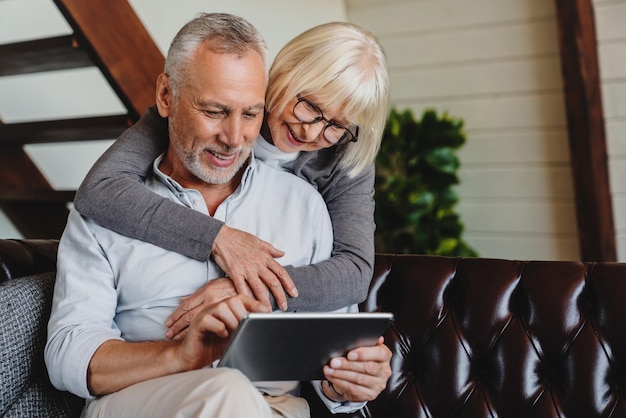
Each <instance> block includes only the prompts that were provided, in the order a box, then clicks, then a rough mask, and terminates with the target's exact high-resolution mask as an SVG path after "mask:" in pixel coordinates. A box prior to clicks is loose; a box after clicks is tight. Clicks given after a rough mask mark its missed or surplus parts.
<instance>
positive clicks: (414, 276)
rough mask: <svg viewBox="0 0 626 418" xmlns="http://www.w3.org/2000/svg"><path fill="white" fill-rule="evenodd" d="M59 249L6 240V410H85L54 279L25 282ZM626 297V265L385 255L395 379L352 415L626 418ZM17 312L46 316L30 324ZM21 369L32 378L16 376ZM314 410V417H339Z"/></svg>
mask: <svg viewBox="0 0 626 418" xmlns="http://www.w3.org/2000/svg"><path fill="white" fill-rule="evenodd" d="M55 249H56V242H55V241H46V240H43V241H28V240H21V241H11V240H0V282H4V283H2V284H0V307H1V308H2V311H3V312H2V334H0V341H1V343H2V344H1V345H0V373H1V377H2V379H1V382H2V384H1V385H0V386H1V387H0V391H1V392H0V416H7V417H9V416H19V417H29V416H33V417H35V416H36V417H45V416H55V417H59V416H67V417H72V416H77V411H79V410H80V402H78V403H77V402H76V399H75V398H74V397H72V396H70V395H68V394H64V393H61V392H58V391H56V390H54V389H53V388H51V387H50V385H49V382H47V375H46V372H45V367H43V363H42V362H41V355H42V354H41V351H42V349H43V347H42V345H41V339H42V338H45V320H46V315H47V313H46V310H48V311H49V309H50V308H49V297H50V293H49V292H50V290H51V284H52V281H53V280H54V275H53V274H43V275H39V276H36V278H35V279H34V280H33V279H32V278H25V277H24V276H30V275H33V274H39V273H45V272H47V271H49V270H50V269H51V266H54V254H55V252H54V251H55ZM32 282H35V283H40V282H46V285H45V286H42V287H41V288H40V289H39V290H38V292H35V293H37V295H38V296H37V297H32V294H29V296H28V297H26V298H24V299H23V300H22V301H17V300H14V299H12V297H11V299H8V297H9V296H7V292H6V290H7V289H9V288H12V287H16V288H17V287H25V285H26V284H27V283H31V284H32ZM625 297H626V263H625V264H621V263H581V262H556V261H515V260H496V259H485V258H467V259H459V258H446V257H436V256H422V255H383V254H379V255H377V258H376V271H375V275H374V279H373V281H372V285H371V290H370V294H369V297H368V299H367V300H366V301H365V302H364V303H363V304H362V309H363V310H367V311H375V310H378V311H390V312H393V313H394V314H395V318H396V320H395V323H394V324H393V326H392V327H391V328H390V330H389V332H388V333H387V334H386V336H385V338H386V342H387V344H388V345H389V347H390V348H391V349H392V351H393V360H392V367H393V376H392V377H391V379H390V381H389V384H388V387H387V389H386V391H385V392H383V393H382V394H381V396H379V398H378V399H376V400H375V401H372V402H370V403H369V404H368V405H367V407H366V408H365V409H364V410H363V411H360V412H359V413H358V414H353V415H351V416H352V417H375V418H404V417H407V418H408V417H411V418H418V417H419V418H421V417H424V418H425V417H435V418H439V417H471V418H479V417H480V418H482V417H485V418H486V417H504V418H508V417H542V418H543V417H581V418H593V417H626V399H625V398H624V396H625V393H626V392H625V389H626V301H625V300H623V299H624V298H625ZM7 306H8V307H9V308H7ZM11 306H13V308H11ZM41 306H43V308H41ZM16 309H22V310H27V311H36V310H42V312H43V313H42V314H40V315H39V316H38V317H37V318H34V319H28V318H24V314H23V312H21V313H18V314H13V315H11V311H12V310H16ZM7 312H8V313H7ZM6 318H8V320H6ZM27 321H35V322H38V324H37V325H36V327H35V328H37V329H38V331H37V332H34V334H36V337H33V339H34V340H37V338H38V339H39V340H38V342H37V343H33V344H31V346H33V347H35V348H33V349H32V350H31V351H33V352H32V353H27V354H24V350H23V349H20V350H14V349H13V347H14V345H15V344H16V342H15V335H16V334H21V333H23V330H24V328H25V327H24V322H27ZM42 327H43V328H42ZM15 352H18V354H17V355H14V353H15ZM24 357H27V358H28V359H29V361H28V362H24V361H23V358H24ZM27 363H28V364H27ZM15 369H18V371H20V373H18V374H20V375H26V376H27V377H26V378H22V379H21V380H19V381H16V380H15V377H14V375H15ZM22 377H23V376H22ZM309 390H310V388H307V389H305V395H309V394H310V393H309ZM33 394H36V396H34V395H33ZM310 399H312V398H310ZM311 406H312V410H313V417H324V416H330V415H329V414H327V413H326V412H325V411H324V410H323V409H320V405H319V404H317V403H315V402H313V401H312V402H311ZM27 407H28V409H27ZM50 411H54V412H50ZM4 414H6V415H4Z"/></svg>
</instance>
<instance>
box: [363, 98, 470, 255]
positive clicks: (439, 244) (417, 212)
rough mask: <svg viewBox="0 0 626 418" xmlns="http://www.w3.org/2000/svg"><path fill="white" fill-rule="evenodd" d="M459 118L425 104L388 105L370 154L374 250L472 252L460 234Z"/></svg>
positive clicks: (462, 139) (462, 135) (461, 136)
mask: <svg viewBox="0 0 626 418" xmlns="http://www.w3.org/2000/svg"><path fill="white" fill-rule="evenodd" d="M465 139H466V135H465V132H464V131H463V121H462V120H461V119H458V118H453V117H450V116H449V115H448V114H445V113H444V114H443V115H441V116H439V115H437V113H436V112H435V111H434V110H426V111H425V112H424V113H423V115H422V118H421V120H419V121H417V120H416V119H415V118H414V116H413V113H412V112H411V111H410V110H405V111H403V112H398V111H397V110H395V109H392V110H391V112H390V114H389V118H388V119H387V124H386V127H385V131H384V134H383V141H382V145H381V149H380V152H379V154H378V157H377V159H376V192H375V196H374V198H375V201H376V211H375V219H376V225H377V226H376V235H375V239H376V251H377V252H387V253H411V254H436V255H446V256H463V257H475V256H477V255H478V253H477V252H476V251H475V250H474V249H472V248H471V247H470V246H469V245H468V244H467V243H466V242H465V241H463V239H462V234H463V224H462V222H461V219H460V218H459V215H458V214H457V213H456V212H455V206H456V204H457V203H458V201H459V198H458V195H457V193H456V192H455V191H454V190H453V188H452V187H453V186H454V185H456V184H458V183H459V178H458V176H457V170H458V168H459V165H460V163H459V159H458V157H457V155H456V150H457V149H458V148H459V147H461V146H462V145H463V144H464V143H465Z"/></svg>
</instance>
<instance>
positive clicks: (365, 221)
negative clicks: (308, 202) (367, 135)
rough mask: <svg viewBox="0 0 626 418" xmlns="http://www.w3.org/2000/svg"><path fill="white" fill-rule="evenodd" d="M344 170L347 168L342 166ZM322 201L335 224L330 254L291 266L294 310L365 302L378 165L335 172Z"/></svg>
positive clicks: (371, 258) (370, 267)
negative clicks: (295, 294)
mask: <svg viewBox="0 0 626 418" xmlns="http://www.w3.org/2000/svg"><path fill="white" fill-rule="evenodd" d="M344 171H345V170H344ZM326 189H327V190H328V193H324V194H323V196H324V200H325V201H326V205H327V206H328V212H329V213H330V217H331V220H332V223H333V233H334V243H333V252H332V255H331V258H329V259H328V260H325V261H322V262H320V263H317V264H313V265H310V266H305V267H297V268H295V267H292V266H289V267H287V271H288V272H289V274H290V276H291V278H292V279H293V281H294V283H295V285H296V287H297V288H298V292H299V294H300V296H299V297H297V298H292V299H289V300H288V303H289V310H290V311H331V310H335V309H339V308H342V307H344V306H349V305H352V304H355V303H360V302H362V301H363V300H365V298H366V296H367V292H368V290H369V284H370V280H371V278H372V272H373V269H374V230H375V223H374V164H372V165H371V166H370V167H368V168H367V169H366V170H364V171H363V172H362V173H360V174H359V175H358V176H357V177H355V178H349V177H348V176H347V175H346V174H343V171H342V172H341V173H335V176H334V179H333V184H331V185H330V187H327V188H326Z"/></svg>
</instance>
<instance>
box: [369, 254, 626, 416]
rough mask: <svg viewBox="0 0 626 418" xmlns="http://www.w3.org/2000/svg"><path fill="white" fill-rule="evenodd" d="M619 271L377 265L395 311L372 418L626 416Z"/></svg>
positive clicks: (483, 264)
mask: <svg viewBox="0 0 626 418" xmlns="http://www.w3.org/2000/svg"><path fill="white" fill-rule="evenodd" d="M624 296H626V264H618V263H606V264H599V263H581V262H553V261H550V262H540V261H529V262H525V261H510V260H495V259H485V258H475V259H471V258H468V259H456V258H445V257H433V256H419V255H401V256H384V255H379V256H378V257H377V260H376V275H375V278H374V280H373V282H372V288H371V291H370V294H369V296H368V299H367V301H366V302H365V303H364V305H363V309H364V310H368V311H374V310H380V311H391V312H393V313H394V314H395V317H396V321H395V324H394V327H393V328H392V330H391V331H390V332H389V333H388V335H387V336H386V340H387V343H388V345H389V346H390V347H391V348H392V351H393V354H394V356H393V362H392V363H393V364H392V366H393V377H392V379H391V381H390V382H389V385H388V388H387V393H386V394H385V395H384V396H381V397H379V399H377V400H376V401H374V402H370V404H369V405H368V409H369V411H367V413H366V414H364V415H365V416H375V417H472V418H478V417H585V418H592V417H609V416H611V417H618V416H619V417H623V416H626V403H625V400H624V393H623V389H622V388H623V387H624V384H625V383H626V379H625V377H626V364H625V362H626V301H624V300H623V298H624Z"/></svg>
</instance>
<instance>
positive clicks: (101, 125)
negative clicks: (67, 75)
mask: <svg viewBox="0 0 626 418" xmlns="http://www.w3.org/2000/svg"><path fill="white" fill-rule="evenodd" d="M54 3H55V4H56V6H57V7H58V8H59V10H60V11H61V13H62V14H63V16H64V17H65V19H66V20H67V21H68V23H69V25H70V27H71V28H72V30H73V34H72V35H68V36H57V37H53V38H48V39H39V40H35V41H28V42H19V43H13V44H8V45H0V76H8V75H18V74H27V73H34V72H41V71H62V70H67V69H73V68H81V67H87V66H96V67H98V69H99V70H100V71H101V72H102V74H103V75H104V77H105V78H106V80H107V81H108V82H109V84H110V85H111V88H112V89H113V91H114V92H115V93H116V94H117V95H118V97H119V99H120V101H121V102H122V103H123V104H124V106H125V107H126V109H127V114H124V115H115V116H101V117H97V116H96V117H89V118H78V119H66V120H56V121H38V122H27V123H14V124H2V123H1V122H0V208H1V209H2V210H3V212H4V213H5V214H6V216H7V217H8V218H9V220H10V221H11V222H12V223H13V224H14V225H15V227H16V229H17V230H18V231H19V232H20V233H21V234H22V235H23V236H24V237H25V238H59V237H60V236H61V233H62V232H63V228H64V227H65V223H66V220H67V214H68V209H67V205H68V203H69V202H71V201H72V200H73V198H74V191H56V190H54V189H53V188H52V187H51V185H50V184H49V183H48V181H47V180H46V178H45V177H44V175H43V174H42V173H41V172H40V171H39V169H38V168H37V166H36V165H35V164H34V163H33V161H31V159H30V158H29V156H28V154H27V153H26V152H25V151H24V148H23V147H24V145H27V144H34V143H52V142H66V141H90V140H101V139H114V138H117V137H118V136H119V134H121V133H122V132H123V131H124V129H126V128H127V127H128V126H130V124H132V123H133V122H135V121H136V120H137V119H138V118H139V117H140V116H141V115H142V114H143V112H144V111H145V109H146V108H147V107H149V106H151V105H152V104H153V103H154V92H155V83H156V78H157V75H158V74H159V73H160V72H162V71H163V66H164V64H165V59H164V57H163V54H162V53H161V52H160V50H159V49H158V47H157V46H156V44H155V43H154V41H153V40H152V38H151V37H150V35H149V34H148V32H147V31H146V29H145V28H144V26H143V25H142V23H141V21H140V20H139V18H138V17H137V15H136V14H135V12H134V10H133V9H132V7H131V6H130V5H129V4H128V2H127V1H126V0H89V1H84V0H54Z"/></svg>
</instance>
